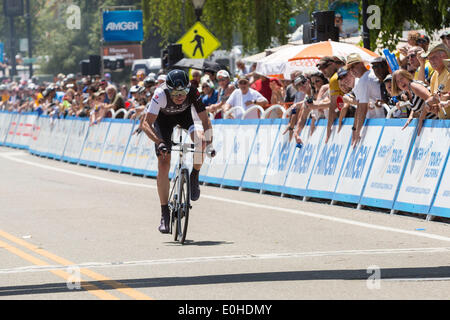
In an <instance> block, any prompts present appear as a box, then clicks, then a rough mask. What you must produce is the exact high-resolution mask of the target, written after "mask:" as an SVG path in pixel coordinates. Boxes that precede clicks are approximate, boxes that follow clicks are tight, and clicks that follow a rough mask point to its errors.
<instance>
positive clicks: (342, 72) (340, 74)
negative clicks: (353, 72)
mask: <svg viewBox="0 0 450 320" xmlns="http://www.w3.org/2000/svg"><path fill="white" fill-rule="evenodd" d="M337 74H338V80H341V79H342V78H344V77H345V76H346V75H347V74H348V70H347V68H340V69H339V70H338V72H337Z"/></svg>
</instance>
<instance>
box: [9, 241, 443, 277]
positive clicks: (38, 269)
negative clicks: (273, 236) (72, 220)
mask: <svg viewBox="0 0 450 320" xmlns="http://www.w3.org/2000/svg"><path fill="white" fill-rule="evenodd" d="M418 253H440V254H442V253H450V247H447V248H445V247H443V248H406V249H373V250H341V251H318V252H296V253H267V254H243V255H231V256H212V257H191V258H176V259H159V260H143V261H128V262H89V263H82V264H78V265H75V266H61V265H58V266H55V265H49V266H29V267H18V268H10V269H0V274H10V273H27V272H44V271H53V270H61V269H62V270H66V269H67V268H69V267H72V268H73V267H78V268H87V269H93V268H118V267H140V266H148V265H173V264H186V263H207V262H223V261H227V262H232V261H251V260H275V259H300V258H308V257H331V256H360V255H389V254H396V255H398V254H418Z"/></svg>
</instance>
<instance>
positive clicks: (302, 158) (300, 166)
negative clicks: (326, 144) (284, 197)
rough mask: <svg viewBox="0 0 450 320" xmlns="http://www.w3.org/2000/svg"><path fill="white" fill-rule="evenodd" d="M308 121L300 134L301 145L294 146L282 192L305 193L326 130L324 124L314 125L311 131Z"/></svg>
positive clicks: (297, 194)
mask: <svg viewBox="0 0 450 320" xmlns="http://www.w3.org/2000/svg"><path fill="white" fill-rule="evenodd" d="M310 122H311V121H310V120H309V123H308V125H307V126H305V128H304V129H303V130H302V132H301V134H300V137H301V139H302V141H303V145H302V146H301V147H296V148H295V151H294V155H293V158H292V163H291V166H290V169H289V173H288V175H287V178H286V183H285V185H284V188H283V189H282V192H283V193H286V194H291V195H296V196H304V195H305V194H306V187H307V185H308V182H309V178H310V176H311V172H312V169H313V166H314V164H315V162H316V159H317V155H318V153H319V146H320V144H321V142H322V140H323V135H324V133H325V131H326V127H325V126H320V127H316V128H315V130H314V131H312V130H311V126H310ZM293 139H294V138H293Z"/></svg>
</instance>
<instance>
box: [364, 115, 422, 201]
mask: <svg viewBox="0 0 450 320" xmlns="http://www.w3.org/2000/svg"><path fill="white" fill-rule="evenodd" d="M405 123H406V120H405V119H392V120H389V121H386V124H385V126H384V129H383V134H382V135H381V138H380V142H379V145H378V148H377V150H376V153H375V157H374V160H373V164H372V168H371V170H370V173H369V176H368V179H367V182H366V186H365V188H364V192H363V196H362V198H361V201H360V203H361V204H362V205H366V206H372V207H379V208H386V209H392V207H393V206H394V199H395V196H396V193H397V190H398V186H399V184H400V181H401V178H402V175H403V169H404V167H405V164H406V161H407V160H408V154H409V150H410V149H411V144H412V143H413V141H414V133H415V131H416V128H415V126H414V125H412V124H410V125H409V126H408V127H407V128H406V129H404V130H402V128H403V126H404V125H405Z"/></svg>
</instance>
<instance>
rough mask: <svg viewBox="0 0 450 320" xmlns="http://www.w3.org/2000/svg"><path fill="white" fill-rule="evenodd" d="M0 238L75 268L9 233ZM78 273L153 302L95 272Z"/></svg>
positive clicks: (62, 259)
mask: <svg viewBox="0 0 450 320" xmlns="http://www.w3.org/2000/svg"><path fill="white" fill-rule="evenodd" d="M0 236H2V237H3V238H5V239H8V240H9V241H11V242H14V243H16V244H18V245H21V246H23V247H25V248H27V249H29V250H31V251H32V252H34V253H37V254H39V255H41V256H43V257H46V258H48V259H50V260H52V261H55V262H56V263H59V264H61V265H63V266H75V265H76V264H75V263H73V262H71V261H69V260H66V259H64V258H61V257H59V256H57V255H55V254H53V253H51V252H48V251H46V250H44V249H42V248H39V247H37V246H35V245H33V244H30V243H28V242H26V241H24V240H22V239H19V238H17V237H15V236H13V235H10V234H9V233H6V232H4V231H2V230H0ZM80 273H82V274H84V275H85V276H88V277H90V278H92V279H94V280H97V281H101V282H103V283H105V284H107V285H109V286H110V287H112V288H114V289H116V290H118V291H119V292H122V293H123V294H125V295H127V296H129V297H131V298H133V299H137V300H153V299H152V298H150V297H149V296H147V295H145V294H143V293H142V292H139V291H137V290H135V289H132V288H129V287H127V286H125V285H124V284H122V283H120V282H118V281H115V280H112V279H109V278H107V277H105V276H103V275H101V274H99V273H97V272H94V271H91V270H88V269H84V268H82V269H80Z"/></svg>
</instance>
